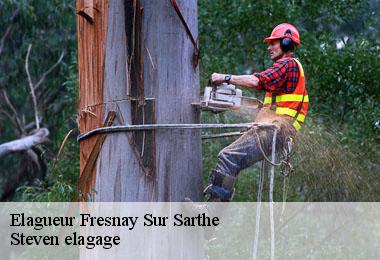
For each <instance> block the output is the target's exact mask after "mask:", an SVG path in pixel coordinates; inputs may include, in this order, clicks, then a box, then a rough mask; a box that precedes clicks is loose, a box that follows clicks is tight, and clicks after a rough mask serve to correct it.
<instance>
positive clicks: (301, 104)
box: [264, 58, 309, 131]
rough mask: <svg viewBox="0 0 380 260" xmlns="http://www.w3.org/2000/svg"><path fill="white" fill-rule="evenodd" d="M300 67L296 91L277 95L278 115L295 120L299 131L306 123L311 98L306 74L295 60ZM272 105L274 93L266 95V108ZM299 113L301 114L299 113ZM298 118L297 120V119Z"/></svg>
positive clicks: (295, 125) (297, 61)
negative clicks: (308, 92)
mask: <svg viewBox="0 0 380 260" xmlns="http://www.w3.org/2000/svg"><path fill="white" fill-rule="evenodd" d="M293 59H294V61H295V62H296V63H297V65H298V69H299V72H300V73H299V75H300V76H299V79H298V83H297V86H296V88H295V90H294V91H293V92H292V93H284V92H279V93H276V94H275V96H276V102H275V104H276V114H279V115H288V116H290V117H292V118H293V119H294V123H293V126H294V127H295V129H296V130H297V131H299V130H300V129H301V126H302V124H303V122H304V121H305V118H306V114H307V111H308V107H309V96H308V94H307V90H306V86H305V74H304V71H303V68H302V65H301V62H300V61H299V60H297V59H295V58H293ZM271 105H272V92H266V93H265V99H264V106H271ZM298 111H299V112H298ZM295 117H297V118H295Z"/></svg>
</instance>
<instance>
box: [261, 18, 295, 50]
mask: <svg viewBox="0 0 380 260" xmlns="http://www.w3.org/2000/svg"><path fill="white" fill-rule="evenodd" d="M283 38H289V39H291V40H292V41H293V42H294V43H295V44H296V45H297V46H299V45H300V44H301V42H300V33H299V32H298V30H297V28H296V27H295V26H294V25H292V24H290V23H280V24H279V25H277V26H276V27H274V29H273V31H272V33H271V35H270V36H269V37H267V38H265V41H266V42H270V41H272V40H275V39H283Z"/></svg>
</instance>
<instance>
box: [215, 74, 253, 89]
mask: <svg viewBox="0 0 380 260" xmlns="http://www.w3.org/2000/svg"><path fill="white" fill-rule="evenodd" d="M226 75H228V74H221V73H213V74H212V75H211V82H212V83H213V84H215V85H220V84H222V83H223V82H225V81H224V78H225V76H226ZM230 83H231V84H233V85H239V86H242V87H245V88H255V87H257V86H258V84H259V79H258V78H257V77H256V76H254V75H231V79H230Z"/></svg>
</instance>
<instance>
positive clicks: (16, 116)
mask: <svg viewBox="0 0 380 260" xmlns="http://www.w3.org/2000/svg"><path fill="white" fill-rule="evenodd" d="M3 96H4V99H5V102H6V103H7V105H8V107H9V108H10V110H11V111H12V113H13V115H14V117H15V122H16V123H17V128H18V129H19V130H20V133H24V129H23V127H22V124H21V121H20V118H19V116H18V113H17V111H16V109H15V108H14V106H13V105H12V102H11V101H10V99H9V97H8V94H7V91H6V90H5V89H3Z"/></svg>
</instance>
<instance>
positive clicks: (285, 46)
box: [280, 29, 294, 52]
mask: <svg viewBox="0 0 380 260" xmlns="http://www.w3.org/2000/svg"><path fill="white" fill-rule="evenodd" d="M284 35H285V38H282V39H281V42H280V47H281V50H282V51H283V52H289V51H293V50H294V42H293V41H292V39H291V38H290V37H292V31H291V30H290V29H288V30H286V32H285V33H284ZM289 36H290V37H289Z"/></svg>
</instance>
